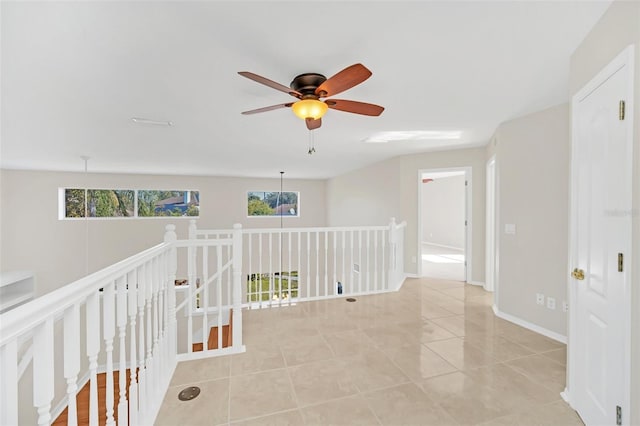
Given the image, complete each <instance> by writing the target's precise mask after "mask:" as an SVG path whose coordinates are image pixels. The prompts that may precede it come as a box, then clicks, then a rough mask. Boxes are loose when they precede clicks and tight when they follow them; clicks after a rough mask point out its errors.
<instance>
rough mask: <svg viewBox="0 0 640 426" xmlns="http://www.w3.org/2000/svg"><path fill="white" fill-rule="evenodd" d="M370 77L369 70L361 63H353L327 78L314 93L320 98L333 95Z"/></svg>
mask: <svg viewBox="0 0 640 426" xmlns="http://www.w3.org/2000/svg"><path fill="white" fill-rule="evenodd" d="M369 77H371V71H369V69H367V67H365V66H364V65H362V64H353V65H351V66H350V67H347V68H345V69H343V70H342V71H340V72H339V73H338V74H336V75H334V76H333V77H331V78H329V79H327V80H326V81H325V82H324V83H322V84H321V85H320V86H318V88H317V89H316V95H318V96H319V97H321V98H325V97H327V96H334V95H337V94H338V93H340V92H344V91H345V90H347V89H351V88H352V87H353V86H356V85H358V84H360V83H362V82H363V81H365V80H366V79H368V78H369Z"/></svg>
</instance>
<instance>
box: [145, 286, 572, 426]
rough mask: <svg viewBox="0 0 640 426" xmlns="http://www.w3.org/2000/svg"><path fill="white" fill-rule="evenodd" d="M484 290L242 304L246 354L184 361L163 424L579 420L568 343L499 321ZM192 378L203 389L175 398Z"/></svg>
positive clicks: (436, 289) (410, 290) (431, 289)
mask: <svg viewBox="0 0 640 426" xmlns="http://www.w3.org/2000/svg"><path fill="white" fill-rule="evenodd" d="M491 299H492V295H491V294H490V293H486V292H485V291H484V290H482V289H481V288H479V287H474V286H470V285H464V284H462V283H458V282H451V281H446V280H434V279H409V280H407V281H406V282H405V284H404V286H403V288H402V290H401V291H399V292H397V293H389V294H384V295H375V296H366V297H360V298H358V300H357V301H356V302H355V303H347V302H345V300H344V299H334V300H329V301H322V302H308V303H302V304H299V305H297V306H292V307H288V308H279V309H265V310H252V311H246V313H245V316H244V320H245V343H246V346H247V352H246V353H244V354H239V355H233V356H227V357H218V358H212V359H206V360H197V361H189V362H185V363H181V364H179V365H178V367H177V369H176V372H175V374H174V377H173V380H172V383H171V387H170V388H169V391H168V393H167V395H166V396H165V400H164V403H163V406H162V408H161V411H160V414H159V416H158V421H157V424H158V425H177V424H190V425H200V424H215V425H227V424H242V425H264V424H278V425H284V424H290V425H301V424H307V425H328V424H345V425H352V424H362V425H376V424H378V425H400V424H403V425H404V424H439V425H456V424H485V425H516V424H521V425H529V424H537V425H581V424H582V423H581V421H580V419H579V418H578V416H577V415H576V414H575V412H574V411H573V410H571V409H570V408H569V407H568V406H567V405H566V404H565V403H564V402H563V401H562V400H561V398H560V392H561V391H562V390H563V389H564V384H565V358H566V350H565V345H563V344H561V343H558V342H556V341H553V340H551V339H548V338H546V337H544V336H541V335H539V334H536V333H533V332H531V331H529V330H526V329H523V328H521V327H519V326H517V325H514V324H512V323H509V322H507V321H504V320H501V319H499V318H496V317H495V316H494V315H493V312H492V311H491V308H490V303H491ZM188 385H197V386H199V387H200V388H201V389H202V393H201V394H200V396H199V397H198V398H196V399H194V400H192V401H189V402H180V401H178V399H177V394H178V392H179V391H180V390H181V389H183V388H185V387H186V386H188Z"/></svg>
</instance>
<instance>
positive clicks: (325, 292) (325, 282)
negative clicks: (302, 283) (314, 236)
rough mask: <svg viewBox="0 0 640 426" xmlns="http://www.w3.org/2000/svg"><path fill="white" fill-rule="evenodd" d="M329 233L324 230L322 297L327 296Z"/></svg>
mask: <svg viewBox="0 0 640 426" xmlns="http://www.w3.org/2000/svg"><path fill="white" fill-rule="evenodd" d="M327 268H329V234H328V233H327V231H324V295H323V296H324V297H327V296H329V275H328V274H329V270H328V269H327Z"/></svg>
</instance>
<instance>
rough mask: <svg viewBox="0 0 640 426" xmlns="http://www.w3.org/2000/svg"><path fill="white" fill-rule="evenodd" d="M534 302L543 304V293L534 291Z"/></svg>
mask: <svg viewBox="0 0 640 426" xmlns="http://www.w3.org/2000/svg"><path fill="white" fill-rule="evenodd" d="M536 303H537V304H538V305H544V294H542V293H536Z"/></svg>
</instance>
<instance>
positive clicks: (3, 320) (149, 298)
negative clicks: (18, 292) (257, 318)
mask: <svg viewBox="0 0 640 426" xmlns="http://www.w3.org/2000/svg"><path fill="white" fill-rule="evenodd" d="M234 231H235V233H236V235H233V232H232V238H230V239H229V240H228V241H225V242H224V244H223V243H222V242H220V241H218V242H216V241H209V242H206V241H196V240H191V241H189V240H184V241H178V240H177V236H176V234H175V226H173V225H167V227H166V233H165V242H164V243H162V244H159V245H157V246H155V247H153V248H151V249H148V250H145V251H143V252H141V253H139V254H136V255H134V256H131V257H129V258H127V259H125V260H123V261H121V262H118V263H116V264H114V265H112V266H109V267H107V268H105V269H103V270H101V271H98V272H96V273H94V274H91V275H89V276H87V277H84V278H82V279H80V280H78V281H75V282H73V283H71V284H68V285H66V286H64V287H62V288H60V289H58V290H56V291H53V292H51V293H49V294H46V295H44V296H42V297H39V298H37V299H34V300H32V301H31V302H28V303H26V304H24V305H21V306H18V307H16V308H14V309H12V310H10V311H7V312H5V313H3V314H2V315H1V316H0V377H1V380H0V383H1V384H0V392H1V393H0V424H1V425H18V424H38V425H48V424H50V423H52V422H53V421H55V420H56V418H58V416H59V415H60V414H61V413H62V412H63V410H65V409H66V412H67V415H66V418H67V420H66V423H67V424H69V425H75V424H78V423H80V424H90V425H97V424H98V423H106V424H110V425H113V424H116V421H117V423H118V424H132V425H139V424H140V425H144V424H153V422H154V420H155V417H156V415H157V413H158V410H159V408H160V404H161V403H162V400H163V397H164V393H165V392H166V389H167V388H168V385H169V382H170V380H171V377H172V375H173V371H174V369H175V366H176V363H177V362H178V360H179V359H184V356H185V354H186V353H188V352H190V351H189V350H187V348H184V351H183V352H184V353H185V354H181V350H180V348H178V345H177V344H178V335H181V336H182V335H186V330H185V331H178V329H177V326H178V325H179V323H178V321H177V318H176V306H177V305H176V302H177V299H176V291H175V285H174V281H175V279H176V273H177V271H178V268H179V267H181V266H183V265H181V264H179V262H178V258H179V256H178V255H179V251H181V250H184V249H185V248H187V250H192V251H193V252H194V253H195V252H204V253H207V251H209V252H211V251H213V252H215V253H216V254H217V255H218V256H217V259H216V260H215V262H214V263H213V265H212V264H210V262H208V261H207V256H206V255H205V257H204V258H203V259H204V265H205V266H204V269H203V270H204V271H205V272H206V273H207V274H209V275H210V276H212V277H215V279H214V280H207V281H206V282H204V284H205V285H204V286H203V287H202V288H201V289H200V290H203V289H206V290H205V291H204V292H203V294H206V295H208V296H212V295H213V294H216V296H217V298H216V299H215V300H216V305H215V307H216V308H217V309H220V310H221V307H222V306H223V305H227V303H226V301H225V300H223V299H222V298H221V297H220V295H221V292H222V289H223V288H227V289H228V290H225V292H226V291H228V292H229V294H230V295H229V299H228V300H232V299H231V297H232V296H234V295H235V296H234V299H233V300H232V303H231V305H232V309H233V311H234V327H233V335H234V336H233V346H232V347H231V348H225V351H222V352H221V353H225V352H226V353H231V352H233V351H235V352H239V351H242V350H244V347H243V346H242V312H241V311H240V308H241V302H242V300H241V292H240V277H241V273H240V271H241V269H240V268H241V267H242V255H241V253H242V245H241V244H242V235H241V232H242V231H241V229H240V227H239V226H237V227H236V229H235V230H234ZM234 242H235V243H236V247H232V245H233V243H234ZM223 249H224V250H225V251H226V250H227V249H228V253H229V254H230V256H229V257H228V261H227V264H228V265H222V263H221V262H222V257H221V256H220V254H221V253H222V251H223ZM187 250H184V251H187ZM190 266H193V265H190ZM222 266H226V267H227V268H228V269H229V270H230V272H229V273H228V276H229V277H231V280H230V281H229V280H227V281H224V280H222V279H221V278H220V277H222V274H223V273H226V269H224V268H222ZM207 268H208V269H207ZM189 275H190V276H191V275H194V276H195V272H193V271H190V272H189ZM234 280H235V284H234ZM214 284H215V285H216V286H217V287H214ZM234 285H235V286H236V287H237V291H236V290H234V289H233V286H234ZM210 286H211V289H214V288H215V290H210V289H208V287H210ZM194 287H195V286H194ZM193 294H196V292H195V291H194V292H193ZM225 297H226V293H225ZM201 300H202V301H203V303H205V306H207V305H206V304H207V303H208V300H209V299H206V298H203V299H201ZM211 300H213V299H211ZM223 302H224V303H223ZM189 306H190V305H189ZM209 307H211V306H209ZM221 321H222V319H221V316H220V315H218V325H219V326H220V325H222V324H221ZM180 325H181V324H180ZM205 347H206V345H205ZM219 347H222V345H221V344H220V345H219ZM25 348H27V349H25ZM31 348H32V349H31ZM218 354H219V353H217V352H216V351H209V350H205V351H203V353H202V354H201V355H200V356H201V357H206V356H213V355H218ZM30 357H32V358H30ZM28 364H31V365H32V367H31V369H29V368H28V366H27V365H28ZM26 372H29V374H23V373H26ZM102 374H104V383H105V385H104V386H105V387H106V389H105V394H104V398H103V399H101V400H100V402H99V399H98V388H99V385H98V381H99V376H100V375H102ZM127 378H128V379H129V383H128V384H127ZM101 380H102V378H101ZM27 381H29V382H31V383H28V382H27ZM85 385H87V386H88V389H89V407H88V417H87V418H80V417H79V412H78V401H77V394H78V391H79V390H80V389H81V388H82V387H84V386H85ZM25 389H28V390H27V391H26V393H25Z"/></svg>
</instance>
